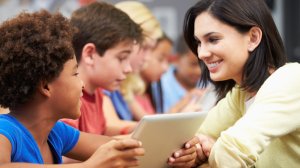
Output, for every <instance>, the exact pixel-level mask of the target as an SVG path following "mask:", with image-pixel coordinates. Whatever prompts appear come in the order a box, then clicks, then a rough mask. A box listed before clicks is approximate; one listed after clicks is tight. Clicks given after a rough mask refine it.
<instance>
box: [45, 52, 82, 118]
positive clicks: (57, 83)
mask: <svg viewBox="0 0 300 168" xmlns="http://www.w3.org/2000/svg"><path fill="white" fill-rule="evenodd" d="M77 68H78V65H77V61H76V58H75V57H73V59H71V60H68V61H67V62H66V63H65V64H64V68H63V70H62V72H61V73H60V75H59V76H58V78H56V79H55V80H54V81H52V82H50V83H49V85H48V87H49V90H50V91H51V107H52V108H54V110H53V111H54V112H55V113H56V114H57V115H58V116H59V117H58V119H60V118H71V119H77V118H78V117H79V116H80V114H81V113H80V106H81V102H80V97H81V96H82V90H83V82H82V80H81V79H80V78H79V76H78V71H77Z"/></svg>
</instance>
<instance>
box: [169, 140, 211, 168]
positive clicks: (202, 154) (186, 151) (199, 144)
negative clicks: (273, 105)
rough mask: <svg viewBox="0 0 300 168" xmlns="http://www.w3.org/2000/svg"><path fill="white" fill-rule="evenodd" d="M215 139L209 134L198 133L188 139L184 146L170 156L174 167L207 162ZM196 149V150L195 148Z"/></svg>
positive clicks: (171, 164)
mask: <svg viewBox="0 0 300 168" xmlns="http://www.w3.org/2000/svg"><path fill="white" fill-rule="evenodd" d="M214 143H215V140H214V139H213V138H211V137H209V136H207V135H202V134H200V135H197V136H195V137H194V138H193V139H191V140H190V141H188V142H187V143H186V144H185V145H184V148H182V149H180V150H179V151H176V152H174V154H173V156H171V157H170V158H169V162H168V163H169V165H170V166H173V167H194V166H199V165H202V164H203V163H206V162H207V160H208V157H209V155H210V151H211V148H212V146H213V145H214ZM193 149H194V150H196V151H194V150H193Z"/></svg>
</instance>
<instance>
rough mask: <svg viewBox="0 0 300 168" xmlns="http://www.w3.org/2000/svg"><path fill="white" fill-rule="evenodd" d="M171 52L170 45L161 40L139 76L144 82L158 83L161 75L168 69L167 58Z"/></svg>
mask: <svg viewBox="0 0 300 168" xmlns="http://www.w3.org/2000/svg"><path fill="white" fill-rule="evenodd" d="M171 52H172V44H171V43H170V42H169V41H167V40H163V41H160V42H159V43H158V44H157V46H156V48H155V49H154V50H153V52H151V53H149V54H150V56H149V58H148V60H147V62H146V66H145V68H144V69H143V70H142V71H141V75H142V77H143V79H144V80H146V82H154V81H158V80H159V79H160V77H161V76H162V74H163V73H165V72H166V71H167V69H168V59H167V58H168V56H169V55H170V54H171Z"/></svg>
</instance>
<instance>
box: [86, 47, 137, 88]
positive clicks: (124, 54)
mask: <svg viewBox="0 0 300 168" xmlns="http://www.w3.org/2000/svg"><path fill="white" fill-rule="evenodd" d="M132 47H133V43H131V42H128V41H126V42H121V43H119V44H117V45H116V46H115V47H113V48H110V49H108V50H106V52H105V53H104V55H102V56H100V55H98V54H97V56H95V57H93V58H94V59H95V60H94V61H95V66H94V67H93V71H94V72H93V75H92V78H91V79H90V82H92V83H93V85H94V86H96V87H101V88H104V89H106V90H109V91H113V90H116V89H119V87H120V83H121V81H123V80H124V79H126V75H127V74H128V73H130V72H132V67H131V65H130V62H129V55H130V53H131V52H132Z"/></svg>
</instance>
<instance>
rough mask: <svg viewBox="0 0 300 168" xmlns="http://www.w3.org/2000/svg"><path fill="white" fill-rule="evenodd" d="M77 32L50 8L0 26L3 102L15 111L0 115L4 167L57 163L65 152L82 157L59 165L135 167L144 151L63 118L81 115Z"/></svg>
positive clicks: (137, 145)
mask: <svg viewBox="0 0 300 168" xmlns="http://www.w3.org/2000/svg"><path fill="white" fill-rule="evenodd" d="M74 31H75V29H74V27H73V26H72V25H71V24H70V23H69V21H68V20H67V19H65V18H64V17H63V16H62V15H61V14H54V15H51V14H50V13H48V12H46V11H40V12H36V13H33V14H29V13H22V14H20V15H19V16H17V17H16V18H14V19H11V20H8V21H6V22H4V23H3V24H2V25H1V26H0V37H1V38H0V69H1V71H0V95H1V96H0V105H1V107H4V108H9V110H10V113H9V114H2V115H0V146H1V148H0V167H1V168H2V167H12V168H13V167H25V168H26V167H30V168H35V167H57V165H53V164H60V163H62V155H65V156H68V157H70V158H74V159H77V160H81V161H83V162H82V163H77V164H67V165H59V167H72V168H76V167H101V168H105V167H131V166H136V165H137V160H136V159H135V157H136V156H140V155H143V153H144V150H143V149H142V148H141V147H140V143H139V142H138V141H136V140H133V139H124V140H111V138H108V137H105V136H101V135H92V134H88V133H83V132H79V131H78V130H76V129H74V128H72V127H70V126H68V125H66V124H64V123H62V122H60V121H58V120H60V119H61V118H71V119H76V118H78V117H79V116H80V105H81V102H80V97H81V96H82V90H83V83H82V81H81V79H80V78H79V77H78V70H77V67H78V65H77V61H76V58H75V56H74V51H73V48H72V38H73V33H74ZM12 162H19V163H12ZM32 163H35V164H32ZM41 164H47V165H41ZM48 164H49V165H48Z"/></svg>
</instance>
